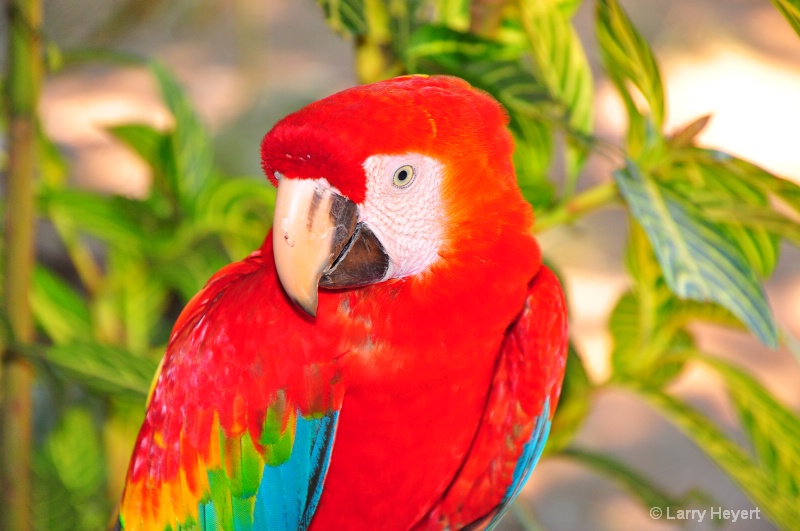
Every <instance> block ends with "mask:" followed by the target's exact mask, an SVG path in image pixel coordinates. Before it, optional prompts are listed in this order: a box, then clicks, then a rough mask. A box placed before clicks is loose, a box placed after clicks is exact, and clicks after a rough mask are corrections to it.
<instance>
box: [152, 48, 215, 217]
mask: <svg viewBox="0 0 800 531" xmlns="http://www.w3.org/2000/svg"><path fill="white" fill-rule="evenodd" d="M151 70H152V72H153V75H154V76H155V78H156V81H157V82H158V85H159V87H160V89H161V97H162V98H163V100H164V103H165V104H166V105H167V109H169V111H170V112H171V113H172V116H173V117H174V119H175V125H174V128H173V130H172V132H171V134H170V135H169V138H170V141H171V143H172V150H171V151H172V154H173V160H174V166H175V167H174V172H172V173H171V174H167V175H166V178H167V182H168V183H169V184H170V186H171V190H170V191H171V193H172V195H173V197H175V199H176V200H177V203H178V205H180V207H181V208H183V209H184V210H185V211H186V213H194V212H195V208H194V201H195V198H196V196H197V194H198V192H199V191H200V190H201V189H202V187H203V186H205V185H206V183H207V182H208V180H209V179H210V177H211V173H212V169H213V153H214V149H213V147H212V145H211V139H210V137H209V135H208V132H207V131H206V128H205V126H204V125H203V124H202V123H201V121H200V118H199V117H198V116H197V113H196V112H195V110H194V107H193V106H192V102H191V101H190V100H189V98H188V96H187V95H186V93H185V91H184V90H183V88H181V86H180V85H179V84H178V82H177V81H176V80H175V78H173V77H172V74H170V73H169V71H168V70H167V69H166V68H165V67H163V66H161V65H159V64H157V63H155V64H153V65H152V67H151Z"/></svg>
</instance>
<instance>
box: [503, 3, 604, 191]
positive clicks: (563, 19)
mask: <svg viewBox="0 0 800 531" xmlns="http://www.w3.org/2000/svg"><path fill="white" fill-rule="evenodd" d="M519 6H520V11H521V17H522V24H523V27H524V29H525V33H526V34H527V37H528V41H529V43H530V46H529V52H530V54H531V57H532V58H533V61H534V63H535V65H536V67H537V70H536V71H537V74H538V77H539V78H540V79H541V80H542V81H543V83H544V84H545V85H546V86H547V88H548V90H549V91H550V94H551V95H552V97H553V99H554V100H555V101H558V102H559V103H561V104H562V105H563V106H564V109H565V113H566V116H565V122H566V124H567V130H568V131H570V132H574V133H573V134H575V133H577V134H578V136H579V137H580V138H585V137H587V136H589V135H591V133H592V122H593V120H592V114H593V113H592V107H593V103H594V85H593V81H592V70H591V68H590V66H589V61H588V60H587V58H586V54H585V52H584V50H583V45H582V44H581V41H580V38H579V37H578V34H577V32H576V31H575V28H574V27H573V26H572V24H571V23H570V21H569V16H568V15H565V14H564V13H563V12H562V11H561V10H560V7H561V6H560V5H558V4H555V3H553V2H552V1H550V0H520V1H519ZM587 154H588V153H587V152H586V148H585V145H584V144H583V143H576V142H569V143H568V144H567V148H566V157H567V164H566V168H565V170H566V174H567V181H568V182H567V190H568V194H571V192H572V189H573V188H574V181H575V179H576V178H577V175H578V173H579V172H580V170H581V168H582V167H583V163H584V162H585V159H586V156H587Z"/></svg>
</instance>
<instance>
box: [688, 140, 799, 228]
mask: <svg viewBox="0 0 800 531" xmlns="http://www.w3.org/2000/svg"><path fill="white" fill-rule="evenodd" d="M689 156H690V157H691V158H692V159H695V160H698V161H699V162H701V163H702V164H717V165H721V166H723V167H724V169H725V171H727V172H730V173H731V174H733V175H735V176H736V177H737V178H738V179H740V180H742V181H744V182H747V183H748V184H750V185H751V186H752V187H754V188H756V189H758V190H760V191H761V192H763V193H767V194H772V195H774V196H775V197H777V198H778V199H780V200H781V201H783V202H784V203H785V204H786V205H787V206H789V207H791V208H792V209H793V210H794V211H795V212H797V213H798V214H800V185H798V184H796V183H794V182H792V181H790V180H788V179H782V178H780V177H777V176H776V175H773V174H772V173H770V172H768V171H766V170H765V169H763V168H760V167H759V166H756V165H755V164H753V163H751V162H747V161H746V160H743V159H739V158H736V157H734V156H732V155H729V154H727V153H724V152H722V151H716V150H711V149H696V150H694V151H692V152H691V153H690V154H689Z"/></svg>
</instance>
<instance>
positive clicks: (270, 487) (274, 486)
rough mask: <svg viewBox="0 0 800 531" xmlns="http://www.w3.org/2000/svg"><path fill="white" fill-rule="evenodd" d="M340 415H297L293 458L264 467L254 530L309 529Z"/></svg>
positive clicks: (335, 413) (257, 498)
mask: <svg viewBox="0 0 800 531" xmlns="http://www.w3.org/2000/svg"><path fill="white" fill-rule="evenodd" d="M338 418H339V414H338V412H331V413H328V414H327V415H324V416H322V417H319V418H310V419H309V418H303V417H302V416H301V415H299V413H298V418H297V427H296V428H295V438H294V444H293V446H292V454H291V457H290V458H289V460H288V461H286V462H285V463H282V464H281V465H278V466H269V465H266V466H265V467H264V473H263V475H262V478H261V484H260V486H259V489H258V494H257V495H256V503H255V514H254V519H253V524H254V528H255V529H266V530H269V531H284V530H286V531H288V530H292V531H294V530H296V529H306V528H307V527H308V525H309V524H310V523H311V518H312V517H313V515H314V511H316V508H317V504H318V503H319V498H320V496H321V495H322V485H323V482H324V480H325V474H326V473H327V471H328V464H329V463H330V457H331V451H332V449H333V439H334V436H335V433H336V424H337V422H338Z"/></svg>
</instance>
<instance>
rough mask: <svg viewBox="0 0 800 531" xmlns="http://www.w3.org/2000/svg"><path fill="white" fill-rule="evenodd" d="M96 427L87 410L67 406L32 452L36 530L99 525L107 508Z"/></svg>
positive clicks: (103, 472) (97, 527)
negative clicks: (45, 438) (52, 429)
mask: <svg viewBox="0 0 800 531" xmlns="http://www.w3.org/2000/svg"><path fill="white" fill-rule="evenodd" d="M102 455H103V451H102V447H101V445H100V440H99V437H98V436H97V428H96V427H95V425H94V422H93V421H92V417H91V415H90V414H89V412H88V411H86V410H84V409H81V408H72V409H69V410H67V412H66V414H65V415H64V416H63V418H62V419H61V422H60V423H59V425H58V426H57V427H56V429H55V430H54V431H53V432H52V433H51V434H50V435H49V437H48V438H47V440H46V442H45V444H44V447H43V448H42V449H41V450H39V451H36V452H35V454H34V460H33V470H34V499H33V503H34V508H35V510H34V515H35V516H34V519H35V522H36V528H37V529H48V530H65V531H69V530H73V529H102V528H103V527H104V526H105V524H106V523H107V521H108V514H109V512H110V510H111V508H110V507H109V506H108V503H105V502H104V500H105V499H106V496H105V492H104V490H105V489H104V487H105V465H104V461H103V459H102Z"/></svg>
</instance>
